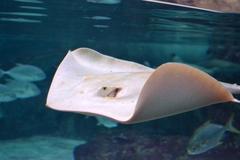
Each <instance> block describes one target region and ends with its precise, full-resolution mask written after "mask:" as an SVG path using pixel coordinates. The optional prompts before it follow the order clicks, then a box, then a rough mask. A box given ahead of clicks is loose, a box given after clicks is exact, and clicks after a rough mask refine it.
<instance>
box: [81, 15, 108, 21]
mask: <svg viewBox="0 0 240 160" xmlns="http://www.w3.org/2000/svg"><path fill="white" fill-rule="evenodd" d="M84 18H86V19H94V20H111V17H106V16H92V17H84Z"/></svg>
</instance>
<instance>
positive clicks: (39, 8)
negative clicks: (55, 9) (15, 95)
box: [19, 6, 46, 10]
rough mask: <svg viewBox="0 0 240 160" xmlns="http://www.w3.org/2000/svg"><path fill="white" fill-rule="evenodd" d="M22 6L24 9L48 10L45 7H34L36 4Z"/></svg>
mask: <svg viewBox="0 0 240 160" xmlns="http://www.w3.org/2000/svg"><path fill="white" fill-rule="evenodd" d="M19 7H20V8H24V9H33V10H46V8H44V7H34V6H19Z"/></svg>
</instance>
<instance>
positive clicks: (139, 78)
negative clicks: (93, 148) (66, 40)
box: [46, 48, 240, 124]
mask: <svg viewBox="0 0 240 160" xmlns="http://www.w3.org/2000/svg"><path fill="white" fill-rule="evenodd" d="M235 93H240V86H238V85H236V84H229V83H223V82H220V81H218V80H216V79H215V78H213V77H211V76H210V75H208V74H207V73H205V72H203V71H201V70H199V69H197V68H194V67H191V66H189V65H186V64H182V63H165V64H162V65H160V66H159V67H158V68H156V69H153V68H149V67H146V66H144V65H141V64H138V63H134V62H130V61H126V60H120V59H117V58H113V57H110V56H106V55H103V54H101V53H98V52H97V51H94V50H92V49H88V48H79V49H76V50H74V51H69V52H68V53H67V55H66V56H65V58H64V59H63V61H62V62H61V64H60V65H59V67H58V69H57V71H56V73H55V76H54V78H53V81H52V84H51V86H50V89H49V92H48V97H47V104H46V105H47V106H48V107H50V108H52V109H55V110H59V111H67V112H77V113H82V114H85V115H94V116H96V115H100V116H104V117H108V118H110V119H113V120H116V121H118V122H120V123H126V124H131V123H137V122H143V121H148V120H153V119H158V118H162V117H166V116H171V115H175V114H179V113H183V112H187V111H191V110H194V109H198V108H201V107H203V106H209V105H211V104H217V103H223V102H237V103H239V102H240V101H239V100H237V99H235V98H234V97H233V94H235Z"/></svg>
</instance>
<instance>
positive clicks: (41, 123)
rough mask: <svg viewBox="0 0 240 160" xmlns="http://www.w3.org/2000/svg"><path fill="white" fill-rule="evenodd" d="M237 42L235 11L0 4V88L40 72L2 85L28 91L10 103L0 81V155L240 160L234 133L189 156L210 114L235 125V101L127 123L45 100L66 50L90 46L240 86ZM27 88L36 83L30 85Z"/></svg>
mask: <svg viewBox="0 0 240 160" xmlns="http://www.w3.org/2000/svg"><path fill="white" fill-rule="evenodd" d="M239 39H240V15H239V14H236V13H218V12H210V11H204V10H196V9H191V8H183V7H177V6H171V5H166V4H165V5H164V4H158V3H152V2H147V1H141V0H115V1H114V0H108V1H107V0H106V1H104V0H99V1H97V0H77V1H71V2H70V1H67V0H51V1H50V0H49V1H47V0H1V2H0V69H1V70H2V75H1V76H0V77H1V78H0V83H1V85H5V84H9V82H11V80H16V81H20V82H22V81H21V80H19V77H20V76H19V75H17V76H15V77H14V74H13V73H16V72H17V73H19V72H20V73H22V72H24V74H26V72H27V71H28V70H34V69H33V67H37V68H38V69H39V70H41V71H42V72H44V74H45V76H42V77H41V76H40V78H39V77H38V76H39V75H34V73H33V74H28V75H29V77H31V78H39V80H37V81H34V82H26V83H27V84H28V85H22V84H25V81H24V83H23V82H22V83H18V84H19V85H20V86H21V85H22V86H21V87H19V86H18V85H16V83H14V84H15V86H14V85H8V87H9V89H11V90H14V88H15V89H16V88H20V89H18V90H17V91H19V92H20V93H19V94H20V95H21V94H25V95H26V96H24V97H18V98H17V97H15V99H14V100H13V98H12V97H11V96H12V95H11V94H10V93H9V92H8V91H7V90H6V87H5V86H2V87H1V86H0V159H1V160H23V159H24V160H33V159H34V160H53V159H59V160H69V159H74V160H112V159H116V160H146V159H147V160H158V159H161V160H212V159H218V160H223V159H224V160H226V159H229V160H238V159H240V135H239V134H234V133H231V132H227V133H226V134H224V136H223V140H221V141H222V144H221V145H218V146H216V147H215V148H213V149H211V150H208V151H206V152H204V153H201V154H197V155H189V154H188V153H187V147H188V142H189V139H190V138H191V137H192V136H193V135H194V133H196V132H194V131H195V130H196V129H198V128H199V127H200V126H201V125H202V124H203V123H205V122H207V121H209V120H210V121H211V122H214V123H216V124H219V125H222V126H224V125H225V124H226V123H227V122H228V120H229V117H230V116H231V115H233V114H234V122H233V125H234V126H235V127H236V128H240V112H239V111H240V105H239V104H233V103H224V104H218V105H212V106H209V107H205V108H202V109H198V110H195V111H191V112H187V113H182V114H178V115H175V116H171V117H167V118H162V119H158V120H154V121H149V122H144V123H139V124H134V125H122V124H117V123H113V122H109V121H108V120H105V119H98V118H96V117H86V116H84V115H81V114H76V113H64V112H59V111H54V110H52V109H50V108H47V107H46V106H45V102H46V97H47V92H48V89H49V86H50V84H51V81H52V78H53V75H54V73H55V71H56V69H57V66H58V65H59V64H60V62H61V61H62V59H63V57H64V56H65V55H66V53H67V52H68V50H74V49H76V48H79V47H88V48H91V49H94V50H97V51H99V52H100V53H103V54H106V55H109V56H113V57H116V58H121V59H125V60H129V61H134V62H137V63H141V64H144V65H147V66H149V67H153V68H155V67H157V66H159V65H160V64H162V63H165V62H170V61H171V62H172V61H175V62H182V63H187V64H192V65H195V66H198V67H199V68H201V69H202V70H204V71H206V72H207V73H209V74H211V75H212V76H213V77H214V78H216V79H218V80H220V81H223V82H228V83H237V84H240V41H239ZM19 64H21V65H25V66H26V65H28V66H27V67H26V68H27V69H26V70H27V71H26V70H23V69H22V70H20V69H19V67H20V66H21V65H19ZM14 67H15V68H14ZM16 67H18V68H17V69H16ZM13 68H14V69H15V70H17V71H15V72H14V71H13V70H11V69H13ZM19 70H20V71H19ZM34 71H35V70H34ZM36 72H37V71H36ZM15 75H16V74H15ZM40 79H41V80H40ZM30 84H31V85H30ZM32 85H34V86H35V87H37V88H38V89H33V88H34V87H33V88H31V87H30V88H31V89H29V86H32ZM1 88H2V89H1ZM28 91H29V92H28ZM33 92H34V93H33ZM6 97H7V98H9V97H11V98H12V100H11V101H10V100H9V99H8V100H6ZM236 97H237V96H236ZM112 123H113V124H112Z"/></svg>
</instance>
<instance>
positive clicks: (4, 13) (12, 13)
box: [0, 12, 48, 17]
mask: <svg viewBox="0 0 240 160" xmlns="http://www.w3.org/2000/svg"><path fill="white" fill-rule="evenodd" d="M0 14H2V15H14V16H34V17H43V16H48V15H47V14H43V13H30V12H0Z"/></svg>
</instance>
